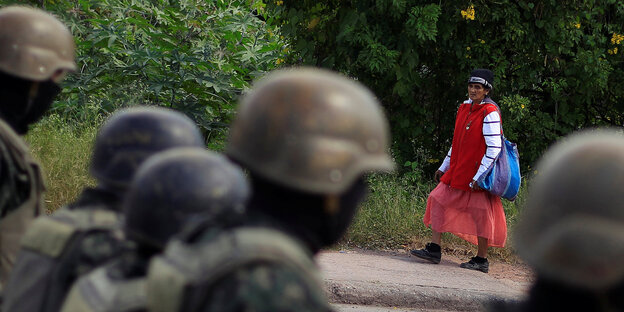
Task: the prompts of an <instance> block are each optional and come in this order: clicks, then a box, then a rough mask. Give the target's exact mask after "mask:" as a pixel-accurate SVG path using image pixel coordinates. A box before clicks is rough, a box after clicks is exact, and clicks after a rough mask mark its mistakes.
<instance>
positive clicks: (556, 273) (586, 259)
mask: <svg viewBox="0 0 624 312" xmlns="http://www.w3.org/2000/svg"><path fill="white" fill-rule="evenodd" d="M537 170H538V175H537V176H536V177H535V179H534V181H533V182H532V185H531V192H530V193H529V194H530V195H529V196H530V197H529V199H528V201H527V206H526V208H525V209H524V211H523V215H522V218H521V220H520V222H518V224H517V226H516V232H515V235H514V237H515V239H516V246H517V250H518V253H519V254H520V256H521V257H522V258H524V259H525V260H526V261H527V263H529V264H530V265H531V266H532V267H533V268H534V269H535V271H536V273H537V279H536V281H535V284H534V285H533V287H532V289H531V291H530V294H529V298H528V300H527V301H526V302H523V303H521V304H516V305H513V304H507V305H505V304H504V303H498V304H497V305H494V306H493V307H492V309H491V310H492V311H624V261H623V260H624V192H623V191H622V187H623V186H624V135H622V133H621V130H618V131H617V132H616V131H592V132H583V133H581V134H576V135H573V136H571V137H569V138H566V139H564V140H562V142H561V143H558V144H557V145H556V146H554V147H553V148H552V149H551V150H549V151H548V152H547V153H546V155H544V157H543V158H542V160H541V161H540V162H539V164H538V167H537Z"/></svg>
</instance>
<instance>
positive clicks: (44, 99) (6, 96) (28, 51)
mask: <svg viewBox="0 0 624 312" xmlns="http://www.w3.org/2000/svg"><path fill="white" fill-rule="evenodd" d="M74 51H75V45H74V41H73V38H72V35H71V34H70V32H69V30H68V29H67V27H65V25H63V24H62V23H61V22H59V21H58V20H57V19H56V18H55V17H53V16H52V15H49V14H48V13H46V12H43V11H41V10H38V9H31V8H26V7H19V6H9V7H5V8H2V9H0V290H1V289H2V288H3V285H4V284H5V283H6V281H7V278H8V274H9V272H10V271H11V268H12V267H13V263H14V262H15V256H16V254H17V251H18V250H19V242H20V238H21V237H22V235H23V234H24V231H25V230H26V227H27V226H28V224H29V223H30V222H31V221H32V219H34V218H35V217H36V216H37V215H39V214H40V213H41V212H42V211H43V192H44V190H45V187H44V185H43V178H42V177H41V172H40V169H39V164H38V163H37V162H36V161H35V160H34V159H33V158H32V156H31V155H30V152H29V149H28V147H27V146H26V143H24V141H23V140H22V139H21V138H20V137H19V135H24V134H26V132H27V131H28V125H30V124H32V123H34V122H36V121H38V120H39V119H40V118H41V116H42V115H43V114H44V113H45V112H46V111H47V110H48V108H49V107H50V105H51V104H52V101H53V99H54V97H55V96H56V95H57V94H58V93H59V92H60V90H61V89H60V87H59V85H58V84H59V83H60V82H61V81H62V80H63V77H64V76H65V74H66V72H67V71H73V70H75V69H76V64H75V63H74Z"/></svg>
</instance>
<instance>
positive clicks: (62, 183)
mask: <svg viewBox="0 0 624 312" xmlns="http://www.w3.org/2000/svg"><path fill="white" fill-rule="evenodd" d="M99 124H100V122H98V121H95V122H93V123H90V124H80V125H75V124H74V125H72V124H70V123H68V121H66V120H64V119H63V118H61V117H59V115H56V114H53V115H50V116H48V117H45V118H44V119H43V120H41V121H40V122H38V123H37V124H35V125H34V127H33V128H32V129H31V130H30V131H29V132H28V135H26V137H25V139H26V141H27V142H28V144H29V145H30V148H31V151H32V153H33V155H34V157H35V158H36V159H37V160H39V162H40V163H41V167H42V170H43V175H44V179H45V182H46V186H47V192H46V194H45V202H46V209H47V210H48V211H54V210H55V209H57V208H58V207H60V206H62V205H64V204H67V203H69V202H71V201H73V200H74V199H75V198H76V197H77V195H78V194H79V193H80V191H81V190H82V189H83V188H84V187H85V186H92V185H94V184H95V181H94V180H93V178H91V176H90V175H89V174H88V165H89V161H90V158H91V150H92V143H93V140H94V138H95V134H96V132H97V129H98V126H99Z"/></svg>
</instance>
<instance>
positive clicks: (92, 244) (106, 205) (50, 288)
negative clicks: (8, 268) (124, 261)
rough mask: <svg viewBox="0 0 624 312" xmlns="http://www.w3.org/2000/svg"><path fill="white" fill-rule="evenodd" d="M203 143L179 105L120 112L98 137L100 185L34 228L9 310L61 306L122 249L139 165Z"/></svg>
mask: <svg viewBox="0 0 624 312" xmlns="http://www.w3.org/2000/svg"><path fill="white" fill-rule="evenodd" d="M176 147H204V140H203V138H202V136H201V134H200V132H199V129H198V128H197V127H196V126H195V124H194V123H193V122H192V121H191V120H190V119H189V118H187V117H186V116H184V115H182V114H180V113H177V112H175V111H172V110H169V109H164V108H155V107H151V108H150V107H139V108H133V109H128V110H124V111H120V112H118V113H116V114H114V115H113V116H111V117H110V118H109V119H108V120H107V121H106V123H105V124H104V125H103V126H102V128H101V129H100V131H99V132H98V134H97V137H96V139H95V146H94V151H93V158H92V160H91V168H90V171H91V175H93V176H94V177H95V178H96V180H97V182H98V185H97V186H96V187H95V188H86V189H85V190H84V191H83V192H82V194H81V195H80V197H79V198H78V200H77V201H76V202H74V203H72V204H70V205H68V206H67V207H65V208H61V209H59V210H58V211H56V212H55V213H54V214H52V215H51V216H45V217H40V218H38V219H37V220H35V222H33V224H32V225H31V227H30V228H29V229H28V231H27V232H26V234H25V235H24V239H23V241H22V249H21V251H20V253H19V256H18V259H17V261H16V264H15V269H14V271H13V272H12V273H11V276H10V278H9V282H8V284H7V285H8V287H7V288H6V292H5V302H4V305H3V309H2V310H3V311H4V312H11V311H19V312H27V311H58V310H59V309H60V308H61V304H62V303H63V301H64V298H65V296H66V294H67V291H68V290H69V287H70V286H71V284H72V283H73V282H74V281H75V280H76V279H77V278H78V277H79V276H80V275H83V274H85V273H87V272H89V271H91V270H92V269H93V268H95V267H97V266H99V265H101V264H103V263H104V262H105V261H107V260H109V259H111V258H112V257H114V256H115V255H116V254H118V253H119V252H120V251H121V248H122V245H121V244H120V239H121V238H122V235H121V229H120V223H119V212H120V211H121V208H120V203H121V199H122V197H123V196H124V194H125V192H126V190H127V189H128V186H129V184H130V181H131V179H132V177H133V175H134V173H135V171H136V169H137V168H138V166H139V165H140V164H141V163H142V162H143V161H144V160H146V159H147V158H148V157H149V156H152V155H154V154H156V153H158V152H160V151H164V150H167V149H171V148H176Z"/></svg>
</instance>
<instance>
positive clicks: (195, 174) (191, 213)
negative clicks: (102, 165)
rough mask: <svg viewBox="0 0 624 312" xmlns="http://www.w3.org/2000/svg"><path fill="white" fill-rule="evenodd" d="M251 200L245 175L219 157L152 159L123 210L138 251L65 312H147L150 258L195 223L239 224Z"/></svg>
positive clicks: (82, 284) (98, 276)
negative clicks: (237, 222) (185, 226)
mask: <svg viewBox="0 0 624 312" xmlns="http://www.w3.org/2000/svg"><path fill="white" fill-rule="evenodd" d="M248 195H249V186H248V185H247V181H246V180H245V177H244V175H243V173H242V171H240V169H239V168H238V167H237V166H235V165H233V164H231V163H230V162H229V161H228V160H227V159H225V158H224V157H222V156H219V155H217V154H214V153H211V152H208V151H206V150H203V149H191V148H186V149H175V150H172V151H167V152H163V153H160V154H158V155H156V156H154V157H152V158H150V160H148V161H147V162H145V164H144V165H142V166H141V168H140V169H139V171H138V172H137V175H136V178H135V179H134V180H133V183H132V185H131V187H130V190H129V191H128V196H127V197H126V200H125V201H124V204H123V206H124V215H125V220H126V222H125V226H124V228H125V233H126V237H127V238H128V239H129V240H131V241H133V242H135V243H136V248H134V249H133V250H132V251H128V252H126V253H124V254H123V255H122V256H121V257H119V258H117V259H115V260H113V261H112V262H109V263H108V264H107V265H105V266H103V267H100V268H98V269H96V270H94V271H93V272H91V273H89V274H88V275H85V276H83V277H82V278H80V279H79V280H78V281H77V282H76V283H75V284H74V286H73V287H72V290H71V291H70V293H69V295H68V297H67V300H66V302H65V304H64V305H63V309H62V310H61V311H65V312H71V311H76V312H88V311H102V312H105V311H111V312H113V311H117V312H123V311H144V310H145V309H146V301H145V300H146V298H145V288H144V286H145V275H146V273H147V264H148V263H149V260H150V258H151V257H152V256H153V255H155V254H156V253H160V252H161V251H162V249H163V248H164V247H165V244H166V243H167V241H168V240H169V238H170V237H171V236H172V235H174V234H176V233H177V232H178V231H179V230H180V229H181V228H182V226H183V225H184V224H187V223H189V222H190V221H199V220H202V221H201V222H202V228H203V227H206V226H208V225H209V224H210V226H209V228H213V229H214V227H217V226H224V225H227V224H231V223H233V222H236V221H237V220H238V219H240V218H241V216H242V212H243V211H244V207H245V201H246V200H247V197H248ZM190 233H192V231H191V232H190ZM193 260H194V259H193V258H188V259H187V261H193Z"/></svg>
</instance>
